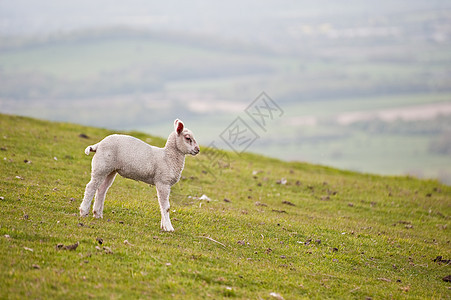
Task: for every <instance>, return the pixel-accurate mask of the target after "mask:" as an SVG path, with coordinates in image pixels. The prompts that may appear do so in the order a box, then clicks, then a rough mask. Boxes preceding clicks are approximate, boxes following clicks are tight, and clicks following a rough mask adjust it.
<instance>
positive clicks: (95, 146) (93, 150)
mask: <svg viewBox="0 0 451 300" xmlns="http://www.w3.org/2000/svg"><path fill="white" fill-rule="evenodd" d="M98 146H99V144H95V145H91V146H88V147H86V149H85V153H86V155H89V153H91V152H96V151H97V147H98Z"/></svg>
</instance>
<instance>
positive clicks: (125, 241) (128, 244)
mask: <svg viewBox="0 0 451 300" xmlns="http://www.w3.org/2000/svg"><path fill="white" fill-rule="evenodd" d="M124 244H125V245H127V246H132V247H133V246H134V245H133V244H131V243H130V242H129V241H127V240H124Z"/></svg>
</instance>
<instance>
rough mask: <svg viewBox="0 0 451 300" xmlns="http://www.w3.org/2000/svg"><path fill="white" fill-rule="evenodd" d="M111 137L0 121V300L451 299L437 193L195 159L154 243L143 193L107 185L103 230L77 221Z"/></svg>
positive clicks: (362, 178) (130, 186)
mask: <svg viewBox="0 0 451 300" xmlns="http://www.w3.org/2000/svg"><path fill="white" fill-rule="evenodd" d="M187 126H188V127H189V124H187ZM168 127H169V128H170V126H168ZM191 129H193V130H194V132H195V128H191ZM82 133H83V134H84V135H86V136H87V138H86V136H80V134H82ZM110 133H111V132H110V131H108V130H104V129H97V128H90V127H82V126H78V125H72V124H63V123H50V122H46V121H38V120H34V119H28V118H23V117H15V116H8V115H0V149H1V151H0V153H1V158H2V159H1V160H0V165H1V174H2V175H1V177H0V197H1V198H0V199H1V200H0V215H1V216H0V257H1V258H0V261H1V263H0V286H2V289H1V290H0V298H24V297H31V298H57V297H58V298H61V297H69V298H82V297H83V298H85V297H90V298H98V299H102V298H127V299H129V298H138V297H140V298H143V297H148V298H171V299H189V298H207V297H211V298H221V297H236V298H249V299H256V298H262V299H271V298H272V299H275V298H276V296H277V295H275V294H272V295H271V293H276V294H278V295H279V296H281V297H283V298H285V299H299V298H359V299H362V298H365V297H372V298H379V299H380V298H389V297H393V298H404V297H407V298H410V297H412V298H418V297H422V298H423V297H424V298H447V297H449V296H450V290H449V288H450V285H449V283H447V282H444V281H443V280H442V278H443V277H445V276H446V275H449V274H451V270H450V267H449V264H446V262H443V261H441V260H436V261H433V259H435V258H436V257H437V256H442V259H443V260H446V259H450V258H451V251H450V235H449V226H450V217H449V216H450V213H451V188H450V187H448V186H444V185H441V184H439V183H437V182H435V181H421V180H417V179H413V178H409V177H379V176H372V175H366V174H358V173H352V172H345V171H340V170H336V169H332V168H327V167H320V166H314V165H309V164H304V163H286V162H281V161H278V160H274V159H270V158H266V157H261V156H257V155H252V154H243V155H241V156H237V155H235V154H232V153H225V154H224V153H222V154H221V155H219V154H220V153H214V154H217V155H218V156H215V155H211V154H212V152H210V153H209V154H210V155H206V153H205V152H206V151H205V149H202V151H203V152H201V155H199V156H198V157H194V158H193V157H187V159H186V166H185V171H184V172H183V178H182V180H181V181H180V182H179V183H178V184H177V185H175V186H174V188H173V191H172V194H171V205H172V208H171V210H172V213H171V217H172V223H173V225H174V228H175V232H174V233H163V232H160V230H159V222H160V213H159V209H158V203H157V200H156V192H155V190H154V188H149V187H148V186H147V185H145V184H143V183H139V182H135V181H132V180H126V179H123V178H119V177H118V178H117V179H116V182H115V183H114V185H113V186H112V188H111V189H110V192H109V193H108V195H107V199H106V203H105V211H104V219H101V220H96V219H93V218H91V217H88V218H79V217H78V206H79V204H80V202H81V198H82V195H83V192H84V187H85V185H86V183H87V182H88V181H89V173H90V161H91V158H92V157H87V156H85V154H84V153H83V150H84V148H85V147H86V146H87V145H90V144H93V143H94V142H97V141H99V140H100V139H102V138H103V137H104V136H106V135H108V134H110ZM130 134H132V135H134V136H136V137H138V138H141V139H143V140H145V141H147V142H149V143H151V144H154V145H158V146H162V145H163V144H164V142H165V141H164V140H163V139H161V138H156V137H150V136H147V135H145V134H141V133H137V132H133V133H130ZM202 154H203V155H202ZM224 155H226V157H227V163H225V162H224V159H223V160H222V161H219V164H218V163H217V162H218V161H217V160H216V159H215V157H224ZM282 178H285V179H286V180H287V182H286V184H283V183H284V181H283V180H282V181H283V182H282V183H280V181H281V179H282ZM278 181H279V183H278ZM203 194H205V195H207V196H208V197H209V198H211V200H210V201H206V200H199V199H198V198H199V197H200V196H201V195H203ZM77 242H78V243H79V246H78V247H77V248H76V249H75V250H72V251H71V250H66V249H64V247H62V246H61V244H62V245H65V246H67V245H73V244H75V243H77ZM58 244H60V246H59V247H58V246H57V245H58Z"/></svg>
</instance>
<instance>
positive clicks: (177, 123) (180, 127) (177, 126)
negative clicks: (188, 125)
mask: <svg viewBox="0 0 451 300" xmlns="http://www.w3.org/2000/svg"><path fill="white" fill-rule="evenodd" d="M184 127H185V126H184V125H183V122H182V121H180V120H179V119H176V120H175V122H174V129H175V132H177V134H180V133H182V131H183V128H184Z"/></svg>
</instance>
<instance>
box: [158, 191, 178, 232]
mask: <svg viewBox="0 0 451 300" xmlns="http://www.w3.org/2000/svg"><path fill="white" fill-rule="evenodd" d="M156 188H157V195H158V202H159V203H160V210H161V229H162V230H163V231H174V227H172V224H171V220H170V219H169V208H170V205H169V194H170V193H171V186H170V185H166V184H156Z"/></svg>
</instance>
